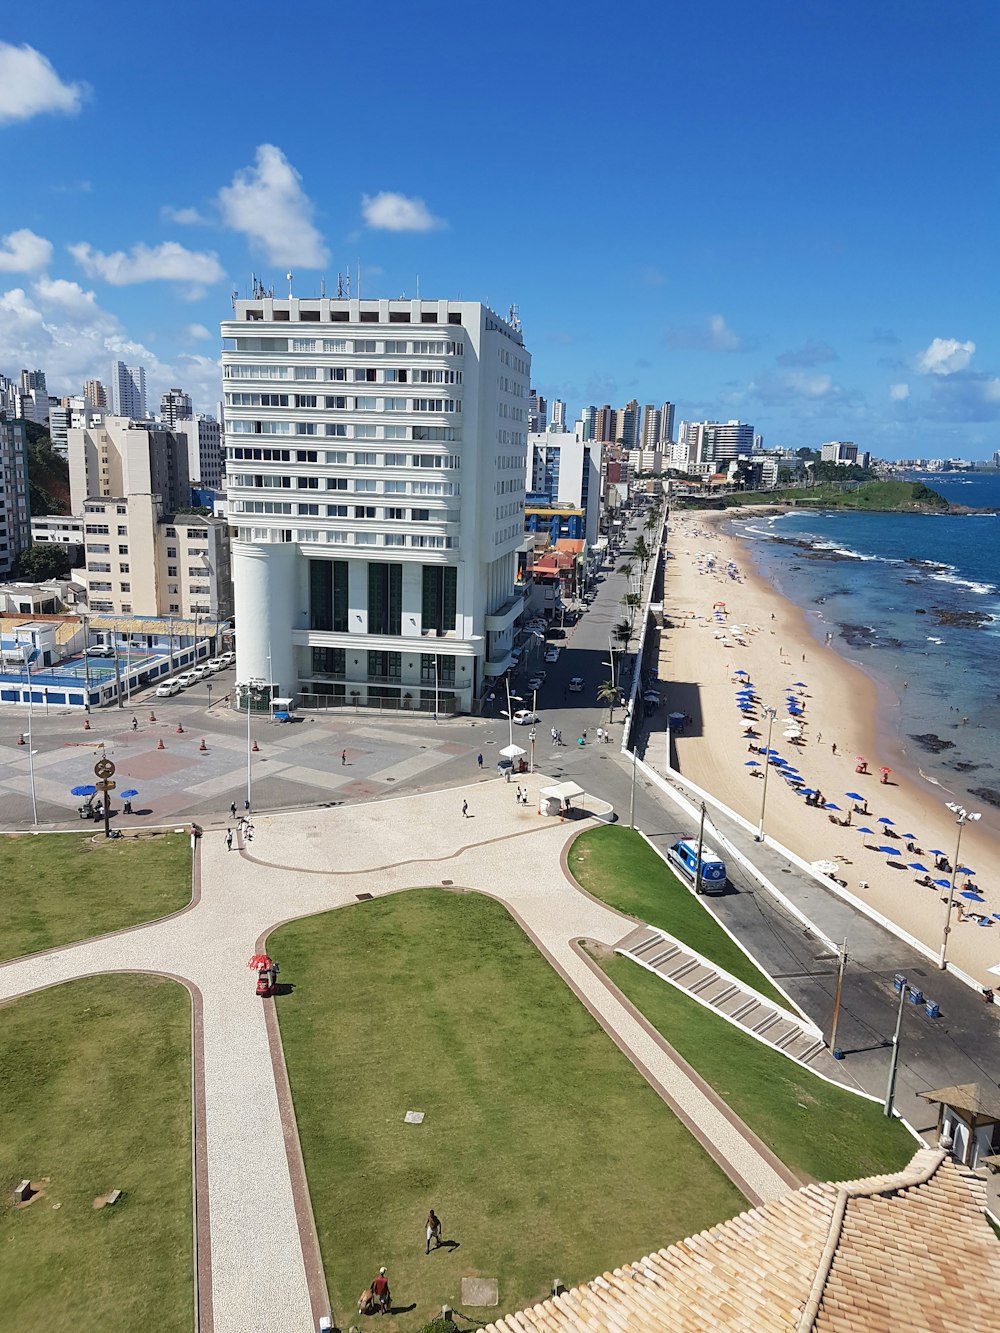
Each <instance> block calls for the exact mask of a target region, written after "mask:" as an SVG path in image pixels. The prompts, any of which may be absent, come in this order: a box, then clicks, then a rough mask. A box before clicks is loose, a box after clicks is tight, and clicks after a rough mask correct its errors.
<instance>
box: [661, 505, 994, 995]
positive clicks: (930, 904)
mask: <svg viewBox="0 0 1000 1333" xmlns="http://www.w3.org/2000/svg"><path fill="white" fill-rule="evenodd" d="M726 517H729V516H727V515H726V514H724V513H719V512H715V511H700V512H699V511H689V512H687V513H674V514H673V515H672V516H671V519H670V523H669V529H668V537H667V549H668V550H669V551H670V553H671V558H670V559H669V560H668V561H667V565H666V578H665V586H664V601H663V611H664V620H665V621H667V620H669V621H670V623H671V626H672V628H671V629H669V630H664V632H663V634H662V636H661V648H660V665H659V673H660V678H661V679H662V680H664V681H666V682H667V686H666V700H667V705H668V709H669V711H671V712H675V711H676V712H679V713H684V714H687V715H688V716H689V717H690V719H691V721H690V723H689V724H688V725H687V726H685V728H684V729H683V730H682V731H681V732H680V733H677V732H675V733H674V737H675V740H674V746H675V756H676V763H677V767H678V768H679V770H680V771H681V773H683V774H684V775H685V777H687V778H689V779H690V780H691V781H692V782H694V783H696V784H697V785H698V786H700V787H702V788H704V789H705V790H706V791H709V792H711V793H712V794H713V795H715V796H716V797H718V799H720V800H722V801H723V802H724V803H725V804H726V805H728V806H729V807H730V808H732V809H733V810H735V811H737V812H738V813H739V814H740V815H742V816H743V817H744V818H745V819H747V820H749V821H750V822H751V823H752V824H753V825H754V826H756V825H757V824H758V822H759V820H760V817H761V807H762V799H763V789H764V785H765V784H764V779H763V773H764V765H765V764H766V763H767V762H768V757H767V756H766V755H764V754H760V753H756V752H754V751H751V750H750V749H749V747H750V746H751V745H752V746H754V747H757V748H764V747H766V746H767V729H768V718H767V716H766V713H765V709H766V708H774V709H775V710H776V717H775V719H774V721H773V724H772V739H771V748H772V749H774V750H777V751H778V752H779V756H780V758H782V759H784V760H787V761H788V762H789V764H790V765H791V766H792V767H793V768H794V769H797V770H798V772H799V774H800V775H801V779H802V783H801V787H800V788H796V787H795V786H793V785H792V784H791V783H790V782H789V781H786V780H785V778H784V777H783V776H782V773H783V769H782V768H781V767H779V766H778V765H776V764H774V763H771V764H770V767H769V769H768V776H767V784H766V785H767V792H766V806H765V813H764V829H765V832H766V834H768V835H769V836H770V837H773V838H774V839H775V840H776V841H778V842H780V843H782V844H784V845H785V846H786V847H788V848H789V849H790V850H791V851H793V852H795V853H796V854H797V855H798V856H800V857H801V858H802V859H803V860H805V861H808V862H817V861H828V862H830V863H836V866H837V868H836V870H834V872H833V873H834V874H835V876H836V877H837V878H838V879H840V880H842V881H846V885H847V888H848V889H849V890H850V891H851V892H852V893H853V894H855V895H856V896H857V897H859V898H861V899H864V900H865V901H866V902H868V903H870V904H871V906H872V907H873V908H875V910H876V911H878V912H881V913H882V914H883V915H885V916H886V917H889V918H891V919H892V920H894V921H896V922H897V923H898V924H899V925H900V926H901V927H902V928H903V929H904V930H906V931H908V932H909V933H910V934H911V935H913V936H915V937H916V938H918V939H919V940H921V941H922V942H923V943H924V944H926V945H927V946H928V947H929V948H931V949H933V950H934V951H935V953H936V952H937V951H938V950H939V949H940V947H941V939H942V931H943V927H944V921H945V911H946V908H945V901H944V899H946V898H947V888H946V887H942V886H941V885H937V884H934V885H930V886H928V885H925V884H920V883H918V882H917V881H918V880H920V879H922V878H924V875H923V874H922V873H921V872H920V871H919V870H914V869H911V868H910V866H911V865H917V864H919V865H921V866H923V867H926V874H927V877H929V878H930V879H932V880H941V881H945V882H948V881H950V878H951V875H950V871H951V861H952V858H953V856H954V854H955V842H956V835H957V833H958V829H957V826H956V824H955V821H954V816H953V815H952V814H951V812H950V811H949V810H947V808H946V806H945V802H946V801H948V800H951V799H953V798H952V797H951V795H950V794H949V793H948V792H947V791H946V790H945V789H944V788H941V787H936V786H932V785H931V784H930V783H928V782H926V781H925V780H923V779H922V778H921V777H920V776H919V774H918V773H916V772H912V773H911V772H907V771H906V770H905V768H903V767H901V765H900V759H899V756H898V754H897V753H896V752H895V750H893V751H892V752H890V750H889V747H888V745H887V743H886V742H885V741H883V740H880V739H879V738H880V736H884V735H885V734H886V733H887V731H888V728H886V727H885V726H880V725H879V708H880V706H881V707H882V708H883V709H884V708H885V707H886V706H887V701H886V700H885V699H883V700H882V701H881V704H880V699H879V692H878V690H877V688H876V686H875V683H874V682H873V681H872V680H871V679H870V678H869V677H868V676H867V675H865V673H864V672H863V671H861V670H860V668H858V667H856V666H854V665H853V663H850V662H848V661H846V660H845V659H844V658H842V657H841V656H840V655H839V654H838V653H837V652H836V651H835V649H834V648H833V647H831V646H829V645H824V644H823V643H822V642H817V640H816V639H815V638H814V637H813V635H812V634H811V633H810V631H809V628H808V624H807V621H806V617H805V614H804V613H803V611H802V610H801V609H800V608H799V607H798V606H796V605H795V604H794V603H792V602H789V601H787V600H786V599H785V598H784V597H782V596H780V595H779V594H778V593H776V592H775V591H774V589H773V588H772V587H771V586H770V584H769V583H767V582H766V581H764V580H763V579H761V578H759V577H758V576H757V575H756V574H755V573H754V571H753V567H752V563H751V559H750V555H749V552H748V551H747V550H746V549H745V547H744V544H743V543H742V542H740V541H739V540H737V539H736V538H733V537H729V536H727V535H726V534H724V533H723V532H722V531H721V529H720V526H719V525H720V523H721V522H722V521H723V520H724V519H725V518H726ZM716 603H722V604H724V608H725V609H724V612H723V611H719V613H718V614H716V611H715V610H714V608H715V604H716ZM738 671H745V672H747V673H748V679H749V682H750V684H751V687H752V689H753V692H754V699H753V706H752V711H751V712H750V713H747V714H743V713H741V712H740V710H739V708H738V706H737V700H736V692H737V690H738V689H739V688H740V684H741V679H743V678H740V677H737V676H736V674H735V673H736V672H738ZM800 682H801V683H800ZM790 697H794V698H795V699H797V700H798V701H799V706H801V708H802V709H803V712H802V714H801V716H799V717H798V718H794V717H792V718H790V715H789V708H788V699H789V698H790ZM748 720H749V721H752V722H753V733H752V734H747V733H746V732H745V730H744V728H745V726H746V723H747V721H748ZM883 720H884V719H883ZM796 727H797V728H798V729H799V730H800V732H801V734H800V735H799V736H797V737H796V736H792V735H788V734H786V733H787V732H790V731H791V730H793V729H795V728H796ZM858 756H863V757H864V758H865V759H866V760H867V769H868V771H867V773H858V772H857V771H856V769H857V766H858V764H857V758H858ZM882 765H889V766H891V767H892V770H893V771H892V772H891V773H890V774H888V783H887V784H886V785H883V784H882V783H881V782H880V773H879V770H880V767H881V766H882ZM802 789H813V790H814V791H819V792H821V793H822V798H823V800H824V802H829V803H832V804H833V805H836V806H838V807H839V809H838V810H836V811H834V810H829V809H824V808H819V807H814V806H811V805H807V803H806V798H805V796H804V795H803V794H802ZM848 792H852V793H857V794H858V795H860V796H861V797H862V800H860V801H858V800H856V799H854V798H851V797H848V796H847V794H846V793H848ZM858 806H860V807H862V809H864V808H865V807H866V808H867V813H861V812H860V811H858V810H856V809H855V807H858ZM848 818H849V819H850V826H845V825H844V824H842V823H835V822H834V820H837V821H846V820H847V819H848ZM881 820H891V821H892V823H890V824H885V823H882V822H879V821H881ZM996 823H997V815H996V812H995V811H991V810H990V809H989V808H988V807H987V809H986V810H985V811H984V812H983V817H982V820H981V821H979V822H978V823H969V824H967V825H966V827H965V829H964V831H963V833H962V842H961V855H960V862H959V863H960V865H961V866H968V867H971V868H972V870H973V871H974V873H973V874H972V875H971V876H970V875H968V874H964V873H960V874H959V876H958V880H957V885H956V894H955V904H956V906H955V908H954V909H953V912H952V930H951V934H950V936H949V941H948V959H949V961H950V962H952V963H954V964H955V965H956V966H957V967H960V968H962V969H963V970H964V971H966V972H967V973H969V974H970V975H971V976H972V977H974V978H975V979H976V981H977V982H979V984H980V985H982V986H994V987H1000V977H997V976H991V975H990V974H989V972H988V969H989V968H991V967H993V966H996V965H997V964H998V963H1000V919H997V917H994V915H993V914H994V913H1000V836H998V830H997V828H996V827H995V825H996ZM860 829H869V830H871V833H862V832H860V831H859V830H860ZM893 835H895V836H893ZM908 835H913V836H912V837H911V836H908ZM907 843H912V844H913V846H914V849H915V850H912V851H910V850H908V849H907ZM879 847H885V848H892V854H891V855H889V854H888V853H883V852H879V851H878V850H876V849H877V848H879ZM917 849H919V850H917ZM934 849H936V850H938V851H940V852H941V853H943V854H944V856H945V857H947V860H948V870H942V869H937V868H936V866H935V862H936V859H937V858H936V856H935V855H934ZM970 879H971V881H972V883H973V884H974V885H975V886H977V888H978V890H979V894H978V897H979V899H981V901H977V900H976V898H975V897H972V896H965V894H968V893H969V892H970V891H968V890H965V885H966V882H967V881H969V880H970ZM963 890H964V891H965V894H963ZM981 920H986V921H989V922H990V924H989V925H983V924H980V922H981ZM927 989H928V993H929V994H931V995H933V980H932V977H929V978H928V982H927Z"/></svg>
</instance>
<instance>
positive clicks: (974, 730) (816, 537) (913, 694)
mask: <svg viewBox="0 0 1000 1333" xmlns="http://www.w3.org/2000/svg"><path fill="white" fill-rule="evenodd" d="M913 479H914V480H921V481H924V482H926V483H927V484H928V485H930V486H932V487H933V488H934V489H935V490H938V491H940V493H941V494H942V495H944V496H945V497H946V498H947V499H949V500H951V501H952V502H953V503H956V504H962V505H968V506H970V507H974V508H985V507H996V508H997V509H998V510H1000V472H996V473H989V474H979V475H977V476H975V477H961V476H955V477H950V476H934V477H928V476H921V477H919V478H916V477H914V478H913ZM729 526H730V529H731V531H732V532H734V533H735V534H737V535H739V536H741V537H744V538H746V539H747V540H748V541H749V543H750V549H751V552H752V559H753V562H754V567H755V569H756V570H757V572H759V573H760V574H762V575H764V577H766V578H767V579H769V580H770V581H771V583H773V585H774V586H775V588H776V589H777V590H778V591H779V592H780V593H782V594H783V595H784V596H785V597H788V598H789V599H790V600H792V601H794V602H796V603H798V604H799V605H800V606H801V607H802V608H803V609H804V610H805V612H806V614H807V617H808V620H809V623H810V627H811V629H812V632H813V633H814V635H815V636H816V637H817V639H818V640H819V642H821V643H823V642H825V640H826V636H827V634H832V636H833V637H832V640H831V647H833V648H835V649H836V651H837V652H839V653H841V654H842V655H843V656H844V657H847V658H849V659H850V660H851V661H853V662H855V663H857V664H858V665H859V666H861V667H862V668H863V669H864V670H865V671H866V672H868V674H869V675H871V676H872V677H874V678H875V680H876V681H877V682H878V683H879V684H880V685H881V686H882V688H883V691H884V692H885V691H888V694H889V696H890V697H892V698H894V699H895V700H897V701H898V707H896V708H893V707H889V708H888V709H887V710H886V711H885V713H884V715H883V717H882V723H883V726H884V727H888V728H889V730H890V732H891V739H892V740H893V741H894V742H895V743H897V744H898V745H899V746H900V747H901V749H902V751H903V753H904V755H905V758H906V762H907V766H908V767H910V768H914V769H919V770H920V771H921V772H922V773H923V774H924V776H925V777H927V778H929V779H930V780H931V781H934V782H938V783H940V784H941V786H942V787H943V788H945V789H946V791H947V792H949V793H954V794H955V796H956V798H957V799H958V800H960V801H962V802H963V803H966V802H967V803H968V804H969V805H970V807H971V808H973V809H980V810H990V809H991V807H995V808H996V809H997V810H1000V747H998V742H1000V517H997V516H995V515H961V516H960V515H936V514H934V515H931V514H863V513H835V512H831V511H826V512H816V513H790V514H782V515H779V516H772V517H753V518H747V519H739V520H734V521H733V522H732V523H731V524H730V525H729ZM904 682H905V684H904ZM990 822H991V823H996V818H995V817H993V818H991V819H990Z"/></svg>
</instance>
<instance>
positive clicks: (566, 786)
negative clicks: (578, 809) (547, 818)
mask: <svg viewBox="0 0 1000 1333" xmlns="http://www.w3.org/2000/svg"><path fill="white" fill-rule="evenodd" d="M583 795H584V790H583V788H582V787H578V786H577V785H576V783H575V782H557V783H556V784H555V785H554V786H552V787H543V788H542V789H541V791H540V792H539V793H538V813H539V814H540V815H558V814H563V813H564V812H565V811H567V810H571V809H572V802H573V801H576V800H579V799H580V798H581V797H582V796H583Z"/></svg>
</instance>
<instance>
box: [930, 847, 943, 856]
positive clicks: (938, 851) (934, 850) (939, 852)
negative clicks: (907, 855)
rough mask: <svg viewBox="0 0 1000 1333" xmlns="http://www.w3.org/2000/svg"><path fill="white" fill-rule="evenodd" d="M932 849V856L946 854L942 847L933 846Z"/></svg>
mask: <svg viewBox="0 0 1000 1333" xmlns="http://www.w3.org/2000/svg"><path fill="white" fill-rule="evenodd" d="M930 850H931V856H944V852H943V851H942V850H941V848H940V847H932V848H931V849H930Z"/></svg>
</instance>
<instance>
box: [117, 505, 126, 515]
mask: <svg viewBox="0 0 1000 1333" xmlns="http://www.w3.org/2000/svg"><path fill="white" fill-rule="evenodd" d="M115 513H116V514H127V513H128V508H127V506H126V505H115Z"/></svg>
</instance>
